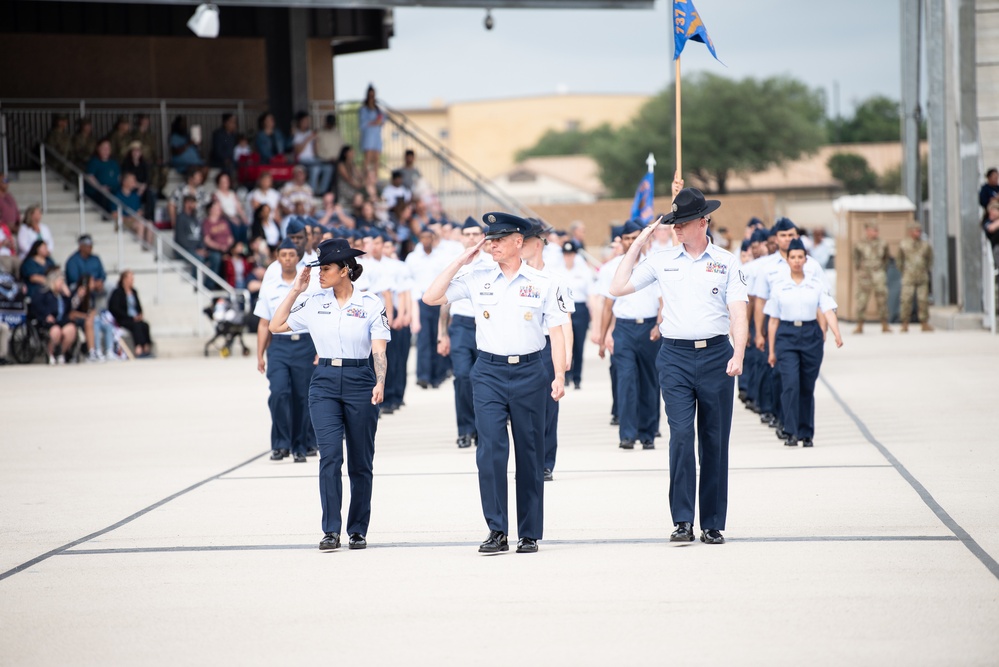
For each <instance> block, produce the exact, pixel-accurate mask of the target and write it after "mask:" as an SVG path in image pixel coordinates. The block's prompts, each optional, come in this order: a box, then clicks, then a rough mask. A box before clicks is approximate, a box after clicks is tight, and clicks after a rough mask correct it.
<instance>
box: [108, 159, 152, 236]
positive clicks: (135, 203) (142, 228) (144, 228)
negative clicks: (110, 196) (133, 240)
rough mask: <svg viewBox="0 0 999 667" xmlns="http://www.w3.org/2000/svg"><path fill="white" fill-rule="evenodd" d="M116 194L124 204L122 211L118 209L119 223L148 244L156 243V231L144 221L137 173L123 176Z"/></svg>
mask: <svg viewBox="0 0 999 667" xmlns="http://www.w3.org/2000/svg"><path fill="white" fill-rule="evenodd" d="M114 196H115V197H116V198H117V199H118V201H120V202H121V203H122V206H123V208H122V210H121V211H116V214H117V215H118V219H119V223H120V224H122V225H124V226H125V229H128V230H130V231H132V232H134V233H135V235H136V236H137V237H138V238H139V240H141V241H142V242H143V243H145V244H146V245H147V246H151V245H152V244H153V243H155V242H156V235H155V232H153V230H152V228H151V227H149V226H148V225H146V224H145V223H144V222H143V218H142V197H141V195H140V194H139V186H138V183H137V182H136V180H135V174H125V175H124V176H122V177H121V185H120V186H118V189H117V190H115V191H114Z"/></svg>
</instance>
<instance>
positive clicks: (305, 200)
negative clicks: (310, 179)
mask: <svg viewBox="0 0 999 667" xmlns="http://www.w3.org/2000/svg"><path fill="white" fill-rule="evenodd" d="M305 174H306V171H305V167H303V166H302V165H300V164H297V165H295V168H294V169H292V170H291V180H290V181H288V182H287V183H285V184H284V187H283V188H281V206H283V207H284V209H285V210H286V211H293V210H295V205H296V204H298V203H302V204H304V205H305V213H304V215H308V214H309V212H310V211H311V210H312V206H313V204H312V198H313V197H314V196H315V190H313V189H312V186H310V185H309V184H308V183H306V182H305Z"/></svg>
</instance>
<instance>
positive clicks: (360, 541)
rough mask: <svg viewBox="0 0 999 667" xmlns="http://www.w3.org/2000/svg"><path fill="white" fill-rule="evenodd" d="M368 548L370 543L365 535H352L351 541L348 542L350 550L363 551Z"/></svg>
mask: <svg viewBox="0 0 999 667" xmlns="http://www.w3.org/2000/svg"><path fill="white" fill-rule="evenodd" d="M366 546H368V541H367V540H365V539H364V535H361V534H360V533H351V534H350V539H349V540H348V541H347V548H348V549H363V548H365V547H366Z"/></svg>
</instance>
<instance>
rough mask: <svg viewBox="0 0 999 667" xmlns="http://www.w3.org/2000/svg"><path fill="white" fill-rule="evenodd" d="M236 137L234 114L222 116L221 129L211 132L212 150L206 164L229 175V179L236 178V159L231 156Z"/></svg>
mask: <svg viewBox="0 0 999 667" xmlns="http://www.w3.org/2000/svg"><path fill="white" fill-rule="evenodd" d="M236 137H237V134H236V116H235V114H231V113H224V114H222V125H221V127H219V128H218V129H216V130H215V131H214V132H212V150H211V153H210V154H209V156H208V164H209V165H211V166H212V167H215V168H216V169H221V170H222V172H223V173H226V174H229V178H235V177H236V158H235V157H234V155H233V153H234V151H235V150H236Z"/></svg>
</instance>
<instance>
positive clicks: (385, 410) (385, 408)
mask: <svg viewBox="0 0 999 667" xmlns="http://www.w3.org/2000/svg"><path fill="white" fill-rule="evenodd" d="M393 412H395V406H394V405H385V404H384V403H383V404H382V409H381V410H380V413H381V414H383V415H390V414H392V413H393Z"/></svg>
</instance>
